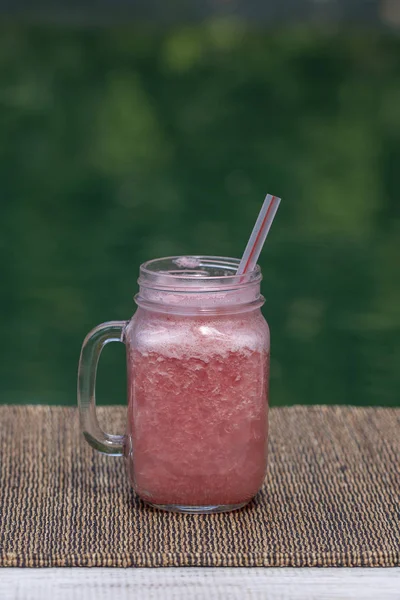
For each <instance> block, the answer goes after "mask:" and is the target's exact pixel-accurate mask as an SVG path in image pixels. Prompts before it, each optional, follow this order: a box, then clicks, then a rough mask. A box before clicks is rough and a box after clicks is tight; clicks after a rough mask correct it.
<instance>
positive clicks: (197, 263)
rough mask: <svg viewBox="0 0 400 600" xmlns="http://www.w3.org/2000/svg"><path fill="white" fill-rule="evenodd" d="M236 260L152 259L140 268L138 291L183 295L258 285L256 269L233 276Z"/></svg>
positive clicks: (203, 256) (236, 265)
mask: <svg viewBox="0 0 400 600" xmlns="http://www.w3.org/2000/svg"><path fill="white" fill-rule="evenodd" d="M239 264H240V260H239V259H238V258H231V257H226V256H207V255H180V256H179V255H178V256H167V257H164V258H154V259H151V260H148V261H146V262H144V263H143V264H142V265H141V266H140V277H139V280H138V283H139V285H140V286H141V287H151V288H153V289H154V288H158V289H164V290H165V289H174V290H182V291H183V290H186V291H212V290H215V291H217V290H222V289H224V290H227V289H231V290H232V289H237V288H243V286H246V285H248V284H256V283H259V282H260V281H261V278H262V276H261V269H260V266H259V265H256V267H255V268H254V269H253V270H252V271H249V272H248V273H244V274H242V275H237V269H238V267H239Z"/></svg>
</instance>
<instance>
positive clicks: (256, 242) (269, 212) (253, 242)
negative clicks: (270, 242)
mask: <svg viewBox="0 0 400 600" xmlns="http://www.w3.org/2000/svg"><path fill="white" fill-rule="evenodd" d="M280 201H281V199H280V198H278V197H277V196H271V194H267V195H266V197H265V200H264V202H263V205H262V207H261V210H260V214H259V215H258V217H257V221H256V223H255V225H254V228H253V231H252V232H251V236H250V238H249V241H248V242H247V246H246V250H245V251H244V254H243V257H242V260H241V261H240V265H239V268H238V270H237V273H236V274H237V275H243V273H247V272H249V271H252V270H253V269H254V268H255V266H256V264H257V260H258V257H259V256H260V252H261V250H262V247H263V246H264V242H265V238H266V237H267V235H268V232H269V230H270V227H271V225H272V221H273V220H274V217H275V214H276V211H277V210H278V206H279V203H280Z"/></svg>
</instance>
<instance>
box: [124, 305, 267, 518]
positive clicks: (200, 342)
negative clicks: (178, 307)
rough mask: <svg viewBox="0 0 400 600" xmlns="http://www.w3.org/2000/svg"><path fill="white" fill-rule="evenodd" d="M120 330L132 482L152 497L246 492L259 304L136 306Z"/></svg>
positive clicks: (257, 426) (255, 477)
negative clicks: (193, 313) (205, 308)
mask: <svg viewBox="0 0 400 600" xmlns="http://www.w3.org/2000/svg"><path fill="white" fill-rule="evenodd" d="M127 335H128V336H129V337H130V343H129V344H128V348H129V352H128V388H129V389H128V392H129V410H128V413H129V416H128V420H129V433H130V436H131V443H132V447H133V460H132V461H129V470H130V476H131V479H132V483H133V485H134V487H135V489H136V491H137V492H138V494H139V495H140V496H141V497H142V498H143V499H144V500H147V501H148V502H151V503H153V504H180V505H187V506H200V505H214V504H215V505H216V504H218V505H232V504H239V503H243V502H246V501H248V500H250V499H251V498H252V497H253V496H254V495H255V494H256V493H257V491H258V489H259V488H260V487H261V485H262V482H263V479H264V476H265V470H266V454H267V429H268V423H267V418H268V412H267V411H268V397H267V394H268V367H269V332H268V326H267V324H266V322H265V320H264V319H263V317H262V315H261V313H260V312H259V311H252V312H248V313H244V314H243V313H242V314H238V315H226V316H217V317H198V316H197V317H181V316H180V317H177V316H174V315H160V314H152V313H149V312H147V311H141V310H140V309H139V310H138V312H137V313H136V315H135V317H134V320H133V322H132V326H131V328H130V330H128V332H127Z"/></svg>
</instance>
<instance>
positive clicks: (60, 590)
mask: <svg viewBox="0 0 400 600" xmlns="http://www.w3.org/2000/svg"><path fill="white" fill-rule="evenodd" d="M222 598H224V599H225V598H227V599H229V600H248V599H251V600H258V599H261V598H262V599H263V600H264V599H267V600H286V599H291V600H292V599H294V600H314V599H315V600H325V599H326V600H328V599H329V600H331V599H332V600H333V599H334V600H338V599H346V600H347V599H350V598H355V599H357V598H362V599H363V600H386V599H390V600H394V599H400V568H393V569H382V568H376V569H369V568H357V569H355V568H353V569H344V568H343V569H342V568H337V569H332V568H325V569H316V568H312V569H311V568H307V569H286V568H285V569H282V568H281V569H279V568H278V569H271V568H268V569H266V568H251V569H247V568H246V569H245V568H197V567H196V568H190V567H186V568H160V569H103V568H102V569H100V568H93V569H77V568H73V569H68V568H63V569H0V599H1V600H67V599H68V600H69V599H73V600H114V599H115V600H172V599H173V600H203V599H204V600H217V599H218V600H221V599H222Z"/></svg>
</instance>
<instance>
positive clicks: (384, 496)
mask: <svg viewBox="0 0 400 600" xmlns="http://www.w3.org/2000/svg"><path fill="white" fill-rule="evenodd" d="M100 416H101V420H102V422H104V423H106V424H107V427H108V429H109V430H111V431H114V432H118V431H120V432H121V431H123V429H124V425H123V424H124V417H125V409H124V408H122V407H112V408H111V407H109V408H103V409H100ZM399 458H400V410H398V409H382V408H380V409H372V408H351V407H325V406H314V407H303V406H297V407H292V408H276V409H272V410H271V419H270V458H269V472H268V476H267V479H266V483H265V485H264V487H263V489H262V491H261V493H260V494H259V495H258V497H257V498H256V500H255V501H253V502H252V503H251V504H250V505H248V506H247V507H246V508H244V509H242V510H241V511H236V512H233V513H226V514H219V515H179V514H173V513H164V512H161V511H157V510H154V509H152V508H149V507H147V506H145V505H144V504H143V503H142V502H140V501H139V500H138V498H137V497H136V496H135V494H134V493H133V492H132V491H131V490H130V488H129V485H128V481H127V477H126V474H125V465H124V461H123V459H115V458H110V457H106V456H102V455H100V454H98V453H96V452H94V451H93V450H91V449H90V448H89V447H88V446H87V444H86V443H85V442H84V440H83V438H82V437H81V435H80V433H79V425H78V417H77V411H76V410H75V409H73V408H65V407H48V406H2V407H0V566H3V567H12V566H19V567H20V566H26V567H45V566H57V567H59V566H80V567H81V566H102V567H104V566H109V567H128V566H191V565H193V566H203V565H204V566H299V567H304V566H310V567H311V566H399V565H400V514H399V513H400V508H399V506H400V467H399V462H400V461H399Z"/></svg>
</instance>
